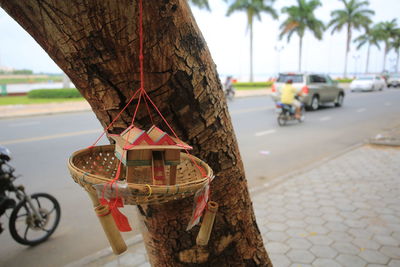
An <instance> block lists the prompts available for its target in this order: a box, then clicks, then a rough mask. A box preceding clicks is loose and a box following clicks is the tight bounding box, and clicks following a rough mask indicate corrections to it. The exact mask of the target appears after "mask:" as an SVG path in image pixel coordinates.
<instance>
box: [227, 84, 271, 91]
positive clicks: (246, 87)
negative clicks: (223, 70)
mask: <svg viewBox="0 0 400 267" xmlns="http://www.w3.org/2000/svg"><path fill="white" fill-rule="evenodd" d="M233 87H234V88H235V89H236V90H240V91H242V90H243V91H244V90H267V89H269V88H271V87H270V86H268V87H267V86H264V87H255V86H243V87H236V86H235V85H233Z"/></svg>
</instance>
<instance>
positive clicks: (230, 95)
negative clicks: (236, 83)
mask: <svg viewBox="0 0 400 267" xmlns="http://www.w3.org/2000/svg"><path fill="white" fill-rule="evenodd" d="M224 92H225V97H226V99H228V100H229V101H232V100H233V99H234V98H235V89H234V88H233V87H232V86H231V87H230V88H229V87H228V88H225V90H224Z"/></svg>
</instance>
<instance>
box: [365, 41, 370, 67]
mask: <svg viewBox="0 0 400 267" xmlns="http://www.w3.org/2000/svg"><path fill="white" fill-rule="evenodd" d="M370 50H371V43H370V42H368V49H367V62H366V63H365V73H368V69H369V55H370V52H371V51H370Z"/></svg>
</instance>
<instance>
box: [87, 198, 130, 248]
mask: <svg viewBox="0 0 400 267" xmlns="http://www.w3.org/2000/svg"><path fill="white" fill-rule="evenodd" d="M89 196H90V199H91V200H92V202H93V206H94V211H95V212H96V214H97V217H98V218H99V221H100V223H101V226H102V227H103V230H104V233H105V234H106V236H107V239H108V242H109V243H110V246H111V248H112V250H113V252H114V254H116V255H120V254H122V253H123V252H125V251H126V250H127V249H128V248H127V246H126V244H125V241H124V239H123V238H122V236H121V233H120V232H119V230H118V228H117V226H116V224H115V221H114V218H113V217H112V215H111V213H110V210H109V207H108V206H104V205H101V204H100V202H99V199H98V198H97V196H96V195H95V193H89Z"/></svg>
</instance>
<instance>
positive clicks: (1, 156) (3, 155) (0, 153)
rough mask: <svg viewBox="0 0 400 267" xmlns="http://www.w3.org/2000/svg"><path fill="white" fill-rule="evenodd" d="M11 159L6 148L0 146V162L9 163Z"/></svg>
mask: <svg viewBox="0 0 400 267" xmlns="http://www.w3.org/2000/svg"><path fill="white" fill-rule="evenodd" d="M10 159H11V152H10V150H8V148H6V147H4V146H0V160H4V161H9V160H10Z"/></svg>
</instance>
